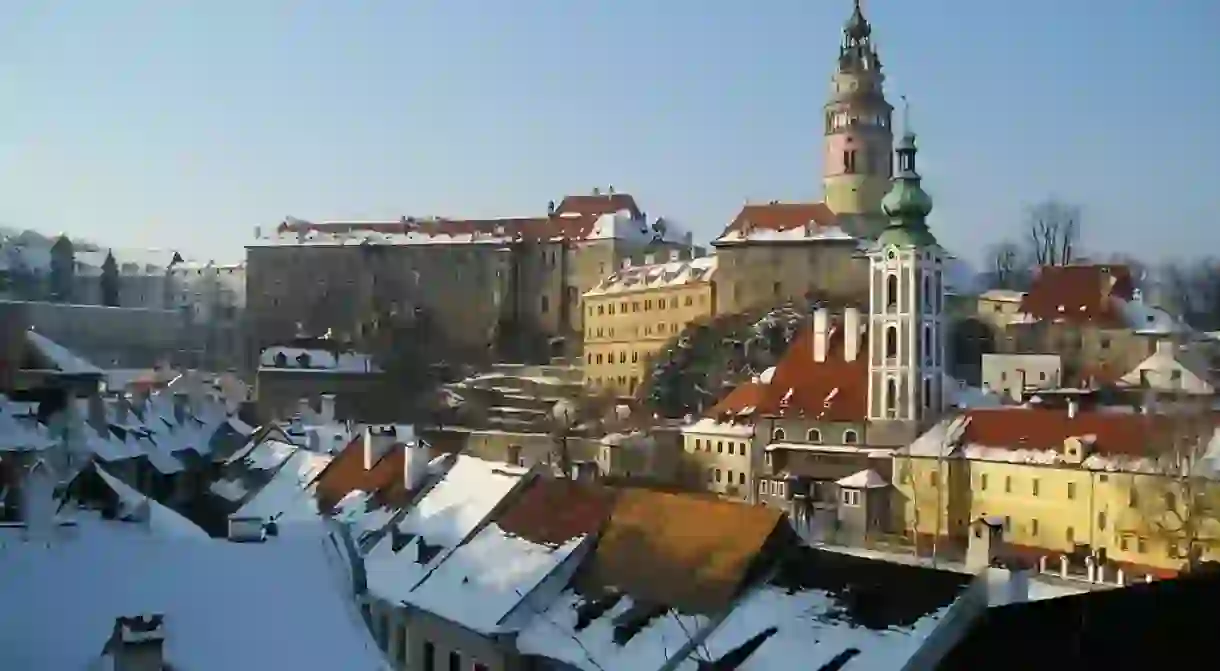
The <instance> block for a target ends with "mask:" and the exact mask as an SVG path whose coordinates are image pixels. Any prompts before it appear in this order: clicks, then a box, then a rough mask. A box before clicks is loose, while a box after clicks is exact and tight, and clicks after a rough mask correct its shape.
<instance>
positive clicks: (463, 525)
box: [365, 455, 527, 603]
mask: <svg viewBox="0 0 1220 671" xmlns="http://www.w3.org/2000/svg"><path fill="white" fill-rule="evenodd" d="M526 472H527V470H526V469H523V468H519V467H516V466H508V465H506V464H497V463H492V462H489V461H483V460H482V459H476V458H474V457H468V456H465V455H458V457H457V459H456V461H455V463H454V464H453V466H452V467H451V468H450V469H449V471H448V472H447V473H445V475H444V476H443V477H442V478H441V479H440V481H439V482H437V483H436V484H434V485H433V486H432V487H431V488H430V489H428V490H427V492H426V493H424V495H423V496H422V497H421V498H420V499H419V500H418V501H416V502H415V503H414V505H413V506H412V507H411V509H410V510H409V511H407V513H406V515H405V516H404V517H403V518H402V519H401V520H400V521H398V522H397V523H395V524H394V525H392V526H391V527H390V532H389V533H388V534H386V535H385V536H383V537H382V538H381V541H380V542H378V543H377V544H376V545H374V546H373V548H372V549H371V550H370V551H369V552H368V554H367V555H366V556H365V570H366V573H367V576H368V586H369V591H370V592H372V593H374V594H376V595H377V596H379V597H381V598H383V599H386V600H387V601H391V602H394V603H397V602H400V601H403V600H405V599H408V598H410V592H411V590H412V589H413V588H414V587H415V586H416V585H417V584H418V583H419V581H420V580H422V579H423V578H424V577H425V576H427V574H428V572H429V571H431V570H432V569H433V568H435V567H436V566H438V565H439V564H440V563H441V562H442V561H444V559H445V558H446V557H447V556H448V555H449V553H451V552H453V551H454V550H455V549H456V548H457V546H458V544H459V543H461V542H462V541H463V540H465V539H466V537H467V536H469V535H470V533H471V532H472V531H474V530H475V528H476V527H477V526H478V525H479V524H480V523H481V522H482V521H483V520H484V519H486V518H487V516H488V515H489V514H490V513H491V512H492V510H493V509H495V507H496V506H497V505H498V504H499V503H500V501H501V500H502V499H503V498H504V497H505V496H506V495H507V494H508V493H509V492H510V491H512V490H513V488H515V487H517V485H518V484H519V483H520V482H521V479H522V476H524V475H525V474H526Z"/></svg>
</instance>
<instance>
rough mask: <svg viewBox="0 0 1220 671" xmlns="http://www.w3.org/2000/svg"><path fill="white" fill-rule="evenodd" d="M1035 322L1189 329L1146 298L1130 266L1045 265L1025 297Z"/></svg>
mask: <svg viewBox="0 0 1220 671" xmlns="http://www.w3.org/2000/svg"><path fill="white" fill-rule="evenodd" d="M1020 310H1021V312H1022V313H1023V314H1024V315H1026V316H1027V317H1028V318H1029V319H1032V320H1035V321H1049V322H1062V323H1067V324H1077V325H1091V326H1097V327H1100V328H1110V329H1122V328H1127V329H1132V330H1134V331H1136V332H1139V333H1151V334H1175V333H1186V332H1188V331H1189V328H1188V327H1187V326H1186V325H1185V324H1183V323H1182V322H1181V321H1180V320H1177V319H1174V318H1173V317H1172V316H1170V315H1169V313H1167V312H1165V311H1164V310H1162V309H1160V308H1157V307H1155V306H1152V305H1149V304H1147V303H1144V302H1143V299H1142V298H1141V297H1140V295H1139V291H1138V290H1137V289H1136V288H1135V282H1134V280H1133V279H1132V277H1131V270H1130V269H1129V268H1128V267H1127V266H1124V265H1117V264H1103V265H1072V266H1044V267H1042V268H1040V269H1039V270H1038V274H1037V276H1036V277H1035V278H1034V282H1033V285H1032V286H1031V287H1030V289H1029V292H1027V293H1026V294H1025V296H1024V297H1023V298H1022V300H1021V308H1020Z"/></svg>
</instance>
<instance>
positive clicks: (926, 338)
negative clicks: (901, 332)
mask: <svg viewBox="0 0 1220 671" xmlns="http://www.w3.org/2000/svg"><path fill="white" fill-rule="evenodd" d="M923 358H924V359H927V360H928V361H931V360H932V327H931V326H928V325H927V324H924V327H923Z"/></svg>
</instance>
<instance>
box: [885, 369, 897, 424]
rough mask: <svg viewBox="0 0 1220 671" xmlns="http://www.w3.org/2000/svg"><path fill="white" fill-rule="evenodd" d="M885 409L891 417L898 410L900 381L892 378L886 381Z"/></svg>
mask: <svg viewBox="0 0 1220 671" xmlns="http://www.w3.org/2000/svg"><path fill="white" fill-rule="evenodd" d="M885 409H886V410H887V411H888V414H889V415H890V416H891V417H893V416H894V415H895V413H896V411H897V410H898V381H897V380H895V379H894V378H892V377H891V378H889V379H888V380H886V381H885Z"/></svg>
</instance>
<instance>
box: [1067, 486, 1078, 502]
mask: <svg viewBox="0 0 1220 671" xmlns="http://www.w3.org/2000/svg"><path fill="white" fill-rule="evenodd" d="M1068 498H1069V499H1075V498H1076V483H1075V482H1069V483H1068Z"/></svg>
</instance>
